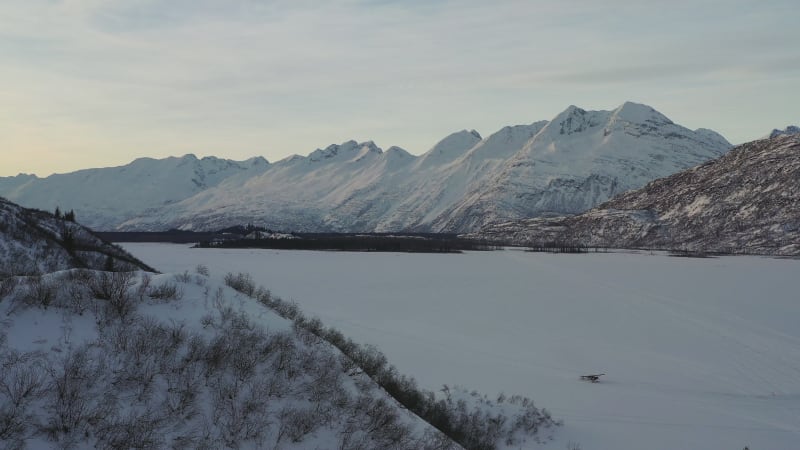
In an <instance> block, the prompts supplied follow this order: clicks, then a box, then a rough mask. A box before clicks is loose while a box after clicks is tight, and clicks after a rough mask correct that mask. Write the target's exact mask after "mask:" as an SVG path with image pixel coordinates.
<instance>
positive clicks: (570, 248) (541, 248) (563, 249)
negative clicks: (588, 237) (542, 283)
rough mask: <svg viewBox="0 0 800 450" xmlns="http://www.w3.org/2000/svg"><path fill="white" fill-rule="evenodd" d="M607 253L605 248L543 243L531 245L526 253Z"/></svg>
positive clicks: (564, 243)
mask: <svg viewBox="0 0 800 450" xmlns="http://www.w3.org/2000/svg"><path fill="white" fill-rule="evenodd" d="M590 250H591V251H593V252H595V253H596V252H599V251H606V250H607V249H606V248H605V247H589V246H587V245H583V244H575V243H569V242H542V243H535V244H529V245H528V247H527V249H526V251H529V252H539V253H589V251H590Z"/></svg>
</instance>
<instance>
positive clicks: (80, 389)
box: [46, 349, 96, 440]
mask: <svg viewBox="0 0 800 450" xmlns="http://www.w3.org/2000/svg"><path fill="white" fill-rule="evenodd" d="M49 372H50V386H49V391H50V392H51V395H50V396H49V400H50V402H51V403H50V404H49V411H48V412H49V420H48V425H47V428H46V430H47V431H48V434H49V435H50V436H51V438H53V439H54V440H60V439H59V437H62V438H63V437H64V436H66V435H70V434H76V435H77V434H82V433H85V432H86V430H87V425H88V422H89V420H90V414H91V412H92V408H91V404H90V398H91V394H90V392H89V391H90V387H91V384H92V383H94V382H95V381H96V380H95V376H94V375H95V374H94V373H93V371H92V370H91V359H90V357H89V356H88V354H87V352H86V350H85V349H79V350H77V351H72V352H69V353H68V354H67V355H65V356H64V358H63V359H62V360H61V361H60V363H59V364H58V365H57V366H55V367H52V368H50V370H49Z"/></svg>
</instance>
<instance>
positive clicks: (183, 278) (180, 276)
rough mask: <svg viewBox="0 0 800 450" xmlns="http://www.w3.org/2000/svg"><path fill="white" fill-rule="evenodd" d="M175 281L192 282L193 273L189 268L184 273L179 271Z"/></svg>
mask: <svg viewBox="0 0 800 450" xmlns="http://www.w3.org/2000/svg"><path fill="white" fill-rule="evenodd" d="M175 281H177V282H179V283H191V282H192V275H191V274H189V271H188V270H184V271H183V273H179V274H177V275H175Z"/></svg>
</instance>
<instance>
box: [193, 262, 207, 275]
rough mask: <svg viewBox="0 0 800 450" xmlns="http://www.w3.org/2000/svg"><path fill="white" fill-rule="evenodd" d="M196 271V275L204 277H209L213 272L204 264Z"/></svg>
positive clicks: (195, 269)
mask: <svg viewBox="0 0 800 450" xmlns="http://www.w3.org/2000/svg"><path fill="white" fill-rule="evenodd" d="M194 271H195V273H196V274H198V275H202V276H204V277H207V276H209V275H210V274H211V271H209V270H208V266H206V265H203V264H198V265H197V266H195V268H194Z"/></svg>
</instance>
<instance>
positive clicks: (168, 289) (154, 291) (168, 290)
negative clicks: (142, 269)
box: [147, 281, 183, 300]
mask: <svg viewBox="0 0 800 450" xmlns="http://www.w3.org/2000/svg"><path fill="white" fill-rule="evenodd" d="M147 295H148V296H149V297H150V298H154V299H158V300H180V299H182V298H183V289H182V288H180V287H179V286H178V285H177V284H176V283H172V282H169V281H167V282H164V283H162V284H159V285H158V286H153V287H152V288H150V290H149V291H148V292H147Z"/></svg>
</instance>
